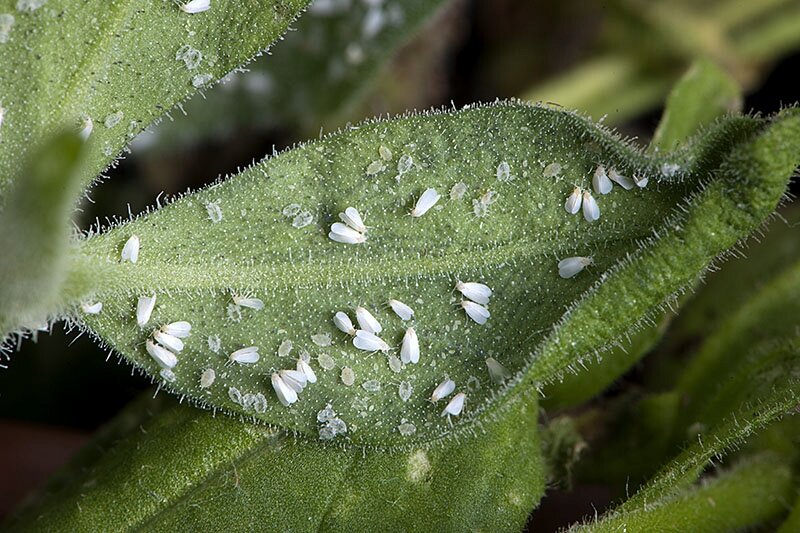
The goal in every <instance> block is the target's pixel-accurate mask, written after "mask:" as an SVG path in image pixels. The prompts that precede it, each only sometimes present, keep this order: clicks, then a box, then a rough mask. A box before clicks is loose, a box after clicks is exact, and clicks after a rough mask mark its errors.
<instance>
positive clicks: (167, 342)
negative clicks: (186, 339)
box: [153, 329, 183, 352]
mask: <svg viewBox="0 0 800 533" xmlns="http://www.w3.org/2000/svg"><path fill="white" fill-rule="evenodd" d="M153 338H154V339H155V340H156V342H157V343H159V344H161V345H162V346H163V347H164V348H167V349H169V350H171V351H173V352H180V351H183V341H182V340H180V339H179V338H178V337H174V336H172V335H170V334H169V333H164V332H163V331H161V330H158V329H157V330H156V331H154V332H153Z"/></svg>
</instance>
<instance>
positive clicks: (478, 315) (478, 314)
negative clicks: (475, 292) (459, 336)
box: [460, 300, 491, 326]
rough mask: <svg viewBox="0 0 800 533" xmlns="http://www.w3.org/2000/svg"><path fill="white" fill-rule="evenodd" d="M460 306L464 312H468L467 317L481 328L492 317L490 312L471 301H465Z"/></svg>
mask: <svg viewBox="0 0 800 533" xmlns="http://www.w3.org/2000/svg"><path fill="white" fill-rule="evenodd" d="M460 305H461V307H462V308H463V309H464V311H466V313H467V316H468V317H470V318H471V319H472V320H474V321H475V322H476V323H478V324H480V325H481V326H482V325H484V324H486V321H487V320H489V317H490V316H491V314H490V313H489V310H488V309H486V308H485V307H484V306H482V305H481V304H476V303H475V302H471V301H469V300H463V301H462V302H461V303H460Z"/></svg>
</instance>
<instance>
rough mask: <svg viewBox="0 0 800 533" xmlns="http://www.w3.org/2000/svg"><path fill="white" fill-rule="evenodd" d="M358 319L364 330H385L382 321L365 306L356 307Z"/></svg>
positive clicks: (373, 331) (375, 331)
mask: <svg viewBox="0 0 800 533" xmlns="http://www.w3.org/2000/svg"><path fill="white" fill-rule="evenodd" d="M356 320H357V321H358V327H360V328H361V329H363V330H364V331H369V332H370V333H380V332H381V331H383V327H381V324H380V322H378V320H377V319H376V318H375V317H374V316H372V313H370V312H369V311H367V310H366V309H364V308H363V307H360V306H359V307H356Z"/></svg>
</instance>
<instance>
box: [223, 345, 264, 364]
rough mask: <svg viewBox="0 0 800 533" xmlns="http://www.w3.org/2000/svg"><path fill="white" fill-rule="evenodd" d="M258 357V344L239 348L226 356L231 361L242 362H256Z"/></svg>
mask: <svg viewBox="0 0 800 533" xmlns="http://www.w3.org/2000/svg"><path fill="white" fill-rule="evenodd" d="M260 358H261V356H260V355H259V354H258V346H248V347H247V348H241V349H239V350H236V351H235V352H233V353H232V354H231V355H229V356H228V359H230V360H231V361H232V362H234V363H242V364H252V363H256V362H258V360H259V359H260Z"/></svg>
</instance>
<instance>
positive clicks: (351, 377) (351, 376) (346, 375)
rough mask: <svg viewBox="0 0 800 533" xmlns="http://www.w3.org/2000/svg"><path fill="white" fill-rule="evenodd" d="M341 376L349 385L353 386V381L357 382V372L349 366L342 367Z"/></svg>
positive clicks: (343, 381)
mask: <svg viewBox="0 0 800 533" xmlns="http://www.w3.org/2000/svg"><path fill="white" fill-rule="evenodd" d="M339 377H340V378H341V380H342V383H344V384H345V385H346V386H348V387H352V386H353V383H355V382H356V374H355V372H353V369H352V368H350V367H349V366H346V367H344V368H342V373H341V374H340V375H339Z"/></svg>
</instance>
